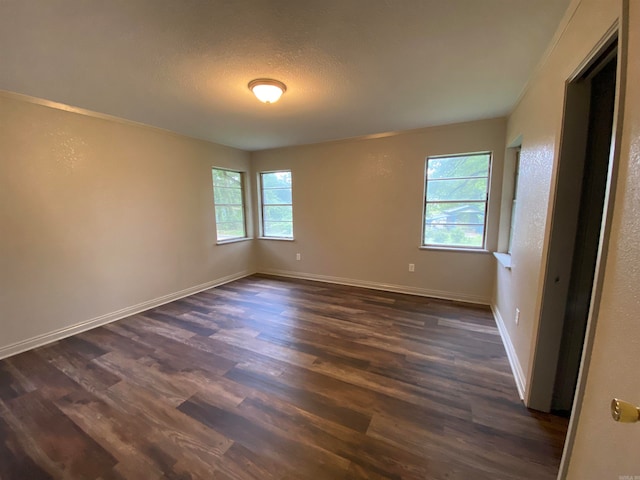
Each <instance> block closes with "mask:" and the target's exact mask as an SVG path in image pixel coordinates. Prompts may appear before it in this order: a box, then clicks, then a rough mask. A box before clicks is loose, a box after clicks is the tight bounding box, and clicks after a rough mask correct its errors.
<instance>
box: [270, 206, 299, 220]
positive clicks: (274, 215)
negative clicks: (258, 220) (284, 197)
mask: <svg viewBox="0 0 640 480" xmlns="http://www.w3.org/2000/svg"><path fill="white" fill-rule="evenodd" d="M263 215H264V221H265V222H292V221H293V212H292V209H291V206H286V207H269V206H265V207H264V210H263Z"/></svg>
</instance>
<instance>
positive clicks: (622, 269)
mask: <svg viewBox="0 0 640 480" xmlns="http://www.w3.org/2000/svg"><path fill="white" fill-rule="evenodd" d="M610 3H614V4H615V6H619V5H618V2H610ZM612 8H614V7H612ZM628 18H629V37H628V39H629V44H628V48H629V50H628V72H627V89H626V96H625V100H624V120H623V123H624V126H623V131H622V139H621V148H620V162H619V168H620V170H619V172H618V185H617V188H616V194H615V200H614V215H613V221H612V227H611V236H610V239H609V251H608V255H607V263H606V268H605V274H604V282H603V290H602V298H601V303H600V308H599V310H598V312H597V319H598V320H597V325H596V331H595V337H594V342H593V349H592V352H591V359H590V362H589V370H588V377H587V381H586V384H585V393H584V397H583V403H582V406H581V408H580V409H579V411H578V412H577V415H576V417H577V419H578V420H577V422H576V423H577V425H576V426H577V431H576V435H575V444H574V447H573V450H572V452H571V458H570V459H569V460H568V462H569V465H568V467H569V469H568V474H567V478H568V479H569V480H582V479H601V478H602V479H607V478H613V479H619V478H637V477H640V453H639V452H638V446H639V445H640V424H635V425H634V424H619V423H616V422H614V421H613V420H612V419H611V415H610V414H609V402H610V401H611V399H612V398H613V397H618V398H622V399H625V400H628V401H629V402H632V403H634V404H636V405H640V378H639V376H638V372H640V320H639V319H638V312H640V295H638V292H639V291H640V289H639V287H638V286H639V285H640V243H639V242H638V238H639V237H640V214H639V212H640V62H639V61H638V59H640V2H638V1H636V0H631V1H630V2H629V17H628Z"/></svg>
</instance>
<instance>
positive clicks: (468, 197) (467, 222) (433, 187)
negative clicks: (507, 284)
mask: <svg viewBox="0 0 640 480" xmlns="http://www.w3.org/2000/svg"><path fill="white" fill-rule="evenodd" d="M490 166H491V154H490V153H473V154H466V155H452V156H446V157H430V158H428V159H427V169H426V180H425V182H426V185H425V209H424V212H425V215H424V228H423V240H422V241H423V245H426V246H438V247H460V248H484V246H485V225H486V210H487V194H488V191H489V172H490Z"/></svg>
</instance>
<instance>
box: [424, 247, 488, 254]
mask: <svg viewBox="0 0 640 480" xmlns="http://www.w3.org/2000/svg"><path fill="white" fill-rule="evenodd" d="M418 248H419V249H420V250H436V251H441V252H461V253H491V252H489V250H485V249H483V248H462V247H432V246H426V245H421V246H420V247H418Z"/></svg>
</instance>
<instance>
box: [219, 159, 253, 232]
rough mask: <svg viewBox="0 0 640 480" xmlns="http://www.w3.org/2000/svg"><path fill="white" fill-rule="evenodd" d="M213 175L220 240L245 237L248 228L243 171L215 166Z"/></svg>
mask: <svg viewBox="0 0 640 480" xmlns="http://www.w3.org/2000/svg"><path fill="white" fill-rule="evenodd" d="M212 176H213V201H214V204H215V211H216V230H217V239H218V241H224V240H232V239H236V238H245V237H246V236H247V228H246V224H245V219H244V183H243V177H242V173H241V172H234V171H232V170H223V169H220V168H214V169H213V170H212Z"/></svg>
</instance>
